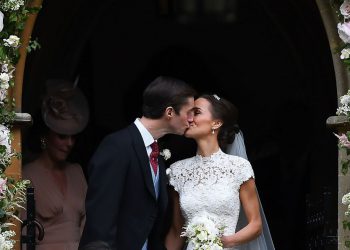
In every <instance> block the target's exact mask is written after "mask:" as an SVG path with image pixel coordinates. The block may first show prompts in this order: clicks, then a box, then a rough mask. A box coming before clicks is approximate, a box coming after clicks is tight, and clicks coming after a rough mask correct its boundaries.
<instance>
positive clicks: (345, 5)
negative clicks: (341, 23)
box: [340, 0, 350, 19]
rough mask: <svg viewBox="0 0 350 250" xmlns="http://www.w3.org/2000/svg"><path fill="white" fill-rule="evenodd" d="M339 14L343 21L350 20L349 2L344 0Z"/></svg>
mask: <svg viewBox="0 0 350 250" xmlns="http://www.w3.org/2000/svg"><path fill="white" fill-rule="evenodd" d="M340 13H341V14H342V15H343V16H344V18H345V19H348V18H350V1H349V0H345V1H344V3H342V5H340Z"/></svg>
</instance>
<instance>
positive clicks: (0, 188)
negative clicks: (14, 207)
mask: <svg viewBox="0 0 350 250" xmlns="http://www.w3.org/2000/svg"><path fill="white" fill-rule="evenodd" d="M6 182H7V178H5V179H3V178H1V177H0V196H2V195H3V194H4V193H5V191H6V188H7V186H6Z"/></svg>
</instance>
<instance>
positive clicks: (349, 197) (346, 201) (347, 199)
mask: <svg viewBox="0 0 350 250" xmlns="http://www.w3.org/2000/svg"><path fill="white" fill-rule="evenodd" d="M341 202H342V203H343V204H344V205H349V204H350V193H347V194H345V195H344V196H343V198H342V200H341Z"/></svg>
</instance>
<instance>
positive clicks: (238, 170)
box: [166, 95, 274, 250]
mask: <svg viewBox="0 0 350 250" xmlns="http://www.w3.org/2000/svg"><path fill="white" fill-rule="evenodd" d="M237 113H238V112H237V109H236V108H235V106H234V105H233V104H232V103H230V102H229V101H227V100H225V99H223V98H220V97H218V96H217V95H202V96H201V97H199V98H198V99H197V100H196V101H195V108H194V119H193V122H192V124H191V126H190V128H189V129H188V130H187V131H186V133H185V136H186V137H189V138H193V139H194V140H195V141H196V143H197V146H198V149H197V155H196V156H194V157H192V158H188V159H185V160H181V161H178V162H175V163H174V164H172V165H171V166H170V168H169V169H168V170H167V174H168V177H169V182H170V185H171V186H173V188H174V190H173V192H172V197H173V204H174V208H173V221H172V226H171V228H170V231H169V233H168V235H167V237H166V247H167V249H168V250H175V249H183V246H184V243H185V242H184V241H185V239H184V237H180V234H181V233H182V232H183V227H184V226H186V225H188V223H189V222H190V221H191V220H192V219H194V218H195V217H196V216H198V215H199V214H201V213H203V212H205V213H208V214H210V215H212V216H215V218H216V223H217V224H219V225H222V226H223V233H222V236H221V238H220V241H221V243H222V246H223V248H224V249H254V250H263V249H264V250H272V249H274V247H273V243H272V240H271V236H270V235H269V231H268V227H267V224H266V223H265V217H264V214H263V211H262V209H261V207H260V201H259V197H258V194H257V191H256V187H255V181H254V172H253V169H252V167H251V165H250V163H249V161H247V160H246V159H244V158H242V157H239V156H234V155H230V154H226V153H224V152H223V151H222V150H226V148H227V146H228V144H230V143H232V142H233V140H234V139H235V134H236V133H237V132H238V131H239V129H238V126H237V115H238V114H237ZM237 139H238V138H237ZM237 139H236V141H237ZM241 140H242V138H241ZM242 141H243V140H242ZM243 145H244V144H243ZM241 208H242V210H243V211H240V210H241ZM240 212H241V214H244V215H245V216H241V215H240ZM242 212H244V213H242ZM240 217H245V218H244V219H245V220H246V222H247V223H246V225H244V226H243V227H242V226H241V225H237V223H238V224H241V222H238V221H241V220H242V219H241V218H240ZM238 228H240V229H238ZM263 229H264V230H265V231H267V232H264V233H263V234H262V231H263ZM264 235H265V237H267V238H269V239H268V240H267V241H268V242H266V239H265V237H264ZM193 248H194V246H193V244H189V245H188V246H187V250H191V249H193Z"/></svg>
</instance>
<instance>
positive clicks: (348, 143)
mask: <svg viewBox="0 0 350 250" xmlns="http://www.w3.org/2000/svg"><path fill="white" fill-rule="evenodd" d="M334 135H335V136H336V137H338V139H339V144H340V146H341V147H345V148H349V149H350V141H349V139H348V137H347V136H346V134H341V135H337V134H334Z"/></svg>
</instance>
